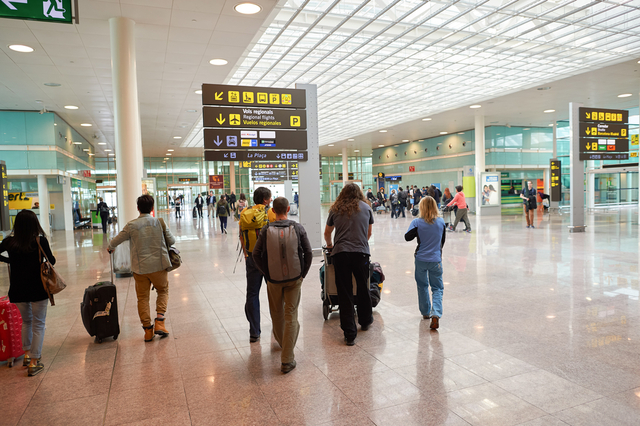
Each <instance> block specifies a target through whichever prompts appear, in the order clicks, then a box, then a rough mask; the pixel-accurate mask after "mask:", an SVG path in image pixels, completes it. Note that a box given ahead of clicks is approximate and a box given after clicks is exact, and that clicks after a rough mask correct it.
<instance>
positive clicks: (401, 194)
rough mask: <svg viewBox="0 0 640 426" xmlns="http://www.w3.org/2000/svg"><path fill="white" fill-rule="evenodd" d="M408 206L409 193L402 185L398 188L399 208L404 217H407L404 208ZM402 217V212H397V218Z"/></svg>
mask: <svg viewBox="0 0 640 426" xmlns="http://www.w3.org/2000/svg"><path fill="white" fill-rule="evenodd" d="M405 207H407V193H406V192H405V191H403V190H402V187H400V189H398V210H399V211H400V212H402V217H406V216H405V215H404V209H405ZM399 218H400V214H399V213H398V212H396V219H399Z"/></svg>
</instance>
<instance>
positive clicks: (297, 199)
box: [293, 192, 300, 209]
mask: <svg viewBox="0 0 640 426" xmlns="http://www.w3.org/2000/svg"><path fill="white" fill-rule="evenodd" d="M299 200H300V198H299V197H298V193H297V192H296V193H295V194H293V202H294V203H295V204H296V208H298V209H299V208H300V203H299Z"/></svg>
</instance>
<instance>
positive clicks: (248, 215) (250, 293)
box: [238, 186, 273, 343]
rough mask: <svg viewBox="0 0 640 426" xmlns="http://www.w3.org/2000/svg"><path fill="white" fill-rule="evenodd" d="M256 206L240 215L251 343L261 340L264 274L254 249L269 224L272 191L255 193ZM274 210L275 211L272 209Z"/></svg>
mask: <svg viewBox="0 0 640 426" xmlns="http://www.w3.org/2000/svg"><path fill="white" fill-rule="evenodd" d="M253 203H254V206H252V207H248V208H246V209H244V210H243V211H242V214H240V221H239V223H238V226H239V228H240V244H241V245H242V251H243V252H244V257H245V261H246V272H247V296H246V297H247V299H246V302H245V305H244V313H245V315H246V317H247V321H249V342H250V343H255V342H257V341H258V340H260V332H261V330H260V287H261V286H262V278H263V274H262V272H260V270H259V269H258V268H257V267H256V264H255V262H254V261H253V249H254V248H255V245H256V241H258V236H259V235H260V230H261V229H262V228H263V227H264V226H265V225H266V224H267V223H269V220H268V218H267V217H268V215H267V206H268V205H269V204H271V190H269V188H265V187H263V186H261V187H258V188H256V190H255V191H253ZM271 210H273V209H271Z"/></svg>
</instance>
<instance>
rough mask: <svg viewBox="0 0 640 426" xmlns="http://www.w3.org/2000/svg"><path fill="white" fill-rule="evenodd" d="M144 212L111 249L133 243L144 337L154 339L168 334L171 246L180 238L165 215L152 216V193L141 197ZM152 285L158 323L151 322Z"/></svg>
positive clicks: (128, 225) (133, 261) (110, 246)
mask: <svg viewBox="0 0 640 426" xmlns="http://www.w3.org/2000/svg"><path fill="white" fill-rule="evenodd" d="M136 202H137V204H138V211H139V212H140V216H138V218H137V219H133V220H132V221H130V222H129V223H127V224H126V225H125V226H124V228H123V229H122V231H120V233H119V234H118V235H116V236H115V237H114V238H113V239H112V240H111V241H110V242H109V247H107V251H108V252H109V253H113V251H114V250H115V249H116V247H118V246H119V245H120V244H122V243H124V242H125V241H129V242H130V244H131V248H130V250H131V271H132V272H133V279H134V281H135V284H136V295H137V296H138V316H139V317H140V322H141V323H142V328H143V329H144V341H145V342H151V341H152V340H153V337H154V335H155V334H157V335H159V336H160V338H164V337H167V336H168V335H169V332H168V331H167V328H166V327H165V323H164V320H165V314H166V313H167V303H168V302H169V280H168V274H167V269H168V268H170V267H171V258H170V257H169V247H170V246H171V245H173V244H175V242H176V239H175V238H174V236H173V235H172V234H171V231H170V230H169V227H168V226H167V225H166V224H165V223H164V221H163V220H162V219H157V218H155V217H153V216H151V212H152V211H153V204H154V200H153V197H152V196H151V195H141V196H140V197H138V199H137V201H136ZM151 286H153V287H155V289H156V291H157V292H158V297H157V299H156V318H155V324H152V323H151V312H150V309H149V293H150V289H151Z"/></svg>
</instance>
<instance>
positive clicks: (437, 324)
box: [429, 317, 440, 330]
mask: <svg viewBox="0 0 640 426" xmlns="http://www.w3.org/2000/svg"><path fill="white" fill-rule="evenodd" d="M438 327H440V318H438V317H431V325H430V326H429V328H430V329H432V330H437V329H438Z"/></svg>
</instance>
